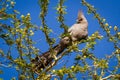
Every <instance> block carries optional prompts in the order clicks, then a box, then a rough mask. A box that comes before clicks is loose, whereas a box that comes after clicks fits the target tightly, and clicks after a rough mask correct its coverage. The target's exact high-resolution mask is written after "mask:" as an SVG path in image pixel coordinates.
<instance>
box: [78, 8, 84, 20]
mask: <svg viewBox="0 0 120 80" xmlns="http://www.w3.org/2000/svg"><path fill="white" fill-rule="evenodd" d="M82 15H83V12H82V10H79V11H78V19H79V18H81V16H82Z"/></svg>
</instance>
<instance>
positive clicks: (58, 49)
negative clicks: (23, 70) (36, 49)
mask: <svg viewBox="0 0 120 80" xmlns="http://www.w3.org/2000/svg"><path fill="white" fill-rule="evenodd" d="M87 27H88V22H87V19H86V18H85V16H84V15H83V13H82V11H79V12H78V18H77V23H75V24H74V25H73V26H72V27H70V28H69V29H68V32H69V34H70V37H67V36H66V37H64V38H62V39H61V40H60V42H59V43H58V44H57V45H56V46H54V47H53V48H52V51H51V49H50V50H48V51H47V52H44V53H43V54H42V55H39V56H37V57H36V58H34V59H33V60H32V61H31V62H32V63H34V64H35V65H34V67H33V71H37V72H39V70H40V69H44V68H45V67H46V66H48V65H50V64H51V62H52V61H53V60H54V57H53V55H52V53H53V52H54V53H55V56H59V55H60V54H61V53H62V52H63V51H64V50H65V49H66V48H67V47H68V46H69V45H71V42H72V41H79V40H81V39H86V38H87V36H88V31H87Z"/></svg>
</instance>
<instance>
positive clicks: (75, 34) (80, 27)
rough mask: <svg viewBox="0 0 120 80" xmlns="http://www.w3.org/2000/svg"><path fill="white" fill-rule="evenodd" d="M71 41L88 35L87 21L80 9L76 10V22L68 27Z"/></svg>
mask: <svg viewBox="0 0 120 80" xmlns="http://www.w3.org/2000/svg"><path fill="white" fill-rule="evenodd" d="M68 32H69V34H70V37H71V39H72V41H79V40H81V39H86V38H87V36H88V22H87V19H86V18H85V16H84V14H83V12H82V11H79V12H78V18H77V22H76V23H75V24H74V25H72V27H70V28H69V29H68Z"/></svg>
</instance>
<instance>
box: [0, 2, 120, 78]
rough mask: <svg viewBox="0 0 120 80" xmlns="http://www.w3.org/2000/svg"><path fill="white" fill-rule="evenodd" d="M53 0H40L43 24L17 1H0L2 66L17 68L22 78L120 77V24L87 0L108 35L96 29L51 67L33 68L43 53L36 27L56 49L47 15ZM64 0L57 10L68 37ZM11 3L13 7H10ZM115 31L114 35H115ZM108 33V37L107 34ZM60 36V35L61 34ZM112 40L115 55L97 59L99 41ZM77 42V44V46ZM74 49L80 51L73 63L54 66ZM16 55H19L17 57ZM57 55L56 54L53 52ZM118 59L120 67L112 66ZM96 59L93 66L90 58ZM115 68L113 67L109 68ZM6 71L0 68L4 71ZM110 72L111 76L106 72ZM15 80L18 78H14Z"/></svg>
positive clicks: (72, 46)
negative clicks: (17, 7)
mask: <svg viewBox="0 0 120 80" xmlns="http://www.w3.org/2000/svg"><path fill="white" fill-rule="evenodd" d="M49 2H50V1H49V0H39V1H38V3H39V5H40V10H41V11H40V18H41V27H37V26H36V25H34V24H32V22H31V16H30V13H28V14H27V15H21V14H20V12H19V11H17V10H15V9H14V6H15V2H14V1H13V0H5V1H2V0H0V5H1V7H0V21H1V22H0V39H1V41H2V42H3V43H5V44H4V45H5V46H6V49H7V50H4V49H3V48H0V58H1V61H0V66H1V67H8V68H9V67H11V68H15V69H16V71H17V73H18V74H19V76H18V79H20V80H25V79H33V80H35V79H38V80H39V79H43V80H44V79H45V80H46V79H47V80H48V79H51V78H52V79H53V78H54V79H55V80H57V79H75V80H76V79H77V76H76V75H79V74H87V76H81V78H86V79H93V80H100V79H101V80H105V79H109V78H110V79H116V80H119V79H120V73H118V70H119V68H120V47H119V46H120V42H119V41H120V31H119V30H120V29H119V28H118V27H117V26H111V25H110V24H109V23H108V22H106V20H105V18H103V17H101V16H100V15H99V13H97V11H96V9H95V8H94V7H93V6H92V5H90V4H89V3H87V2H86V1H85V0H81V3H82V4H83V5H84V6H85V7H86V8H87V9H88V14H93V16H94V18H96V19H97V20H98V23H99V24H100V27H101V28H102V29H103V31H104V32H105V35H103V36H102V35H100V32H99V31H96V32H94V33H93V34H92V35H91V36H89V37H88V39H87V40H82V41H79V42H76V43H75V44H72V45H71V46H69V47H68V48H67V49H66V50H65V51H64V52H63V54H61V55H60V56H56V57H57V59H56V60H54V61H53V63H51V65H50V66H51V67H49V66H46V69H47V71H46V69H45V70H42V69H41V70H40V72H39V73H36V72H34V71H33V66H34V64H33V63H31V60H32V59H33V58H34V57H35V56H38V55H39V51H40V50H39V48H36V47H35V46H34V44H36V43H35V42H34V41H33V38H32V36H34V33H35V31H36V30H41V31H42V32H43V33H44V34H45V38H46V41H47V44H49V46H50V49H52V47H53V45H54V43H55V40H56V39H55V38H51V37H50V36H49V34H50V33H51V31H52V30H51V29H50V28H49V26H48V25H47V23H46V21H47V19H46V15H47V14H48V5H49ZM64 2H65V1H64V0H59V2H58V5H57V6H56V12H57V14H58V16H57V20H58V22H59V23H60V28H61V29H63V30H64V33H62V35H61V37H64V36H68V34H67V29H68V26H67V25H66V24H65V23H64V15H65V14H66V11H65V9H66V7H65V6H64ZM8 5H9V6H8ZM111 31H114V34H111ZM105 36H106V37H105ZM58 37H60V36H58ZM104 38H106V39H108V41H109V42H110V43H113V44H114V46H113V47H114V52H111V55H107V56H106V57H105V58H102V59H100V58H97V57H96V56H94V53H93V50H94V46H95V45H96V44H97V40H102V39H104ZM82 43H85V47H84V48H82V49H79V47H78V46H79V45H81V44H82ZM76 44H77V45H76ZM70 52H75V53H80V54H77V55H76V57H75V59H74V62H75V64H73V65H72V66H69V67H66V66H63V67H61V68H60V69H54V68H52V67H53V66H55V65H56V63H57V62H58V60H59V59H61V58H62V57H63V56H64V55H65V54H69V53H70ZM14 54H15V55H16V56H14ZM52 55H53V56H54V54H52ZM112 58H114V59H116V60H117V65H116V66H109V63H110V61H109V60H110V59H112ZM88 59H89V61H91V62H92V65H91V64H89V63H88V62H87V60H88ZM110 67H113V70H111V71H110V70H109V68H110ZM3 72H4V70H2V69H1V70H0V74H1V75H2V73H3ZM106 74H108V75H106ZM12 79H13V80H15V78H14V77H13V78H12Z"/></svg>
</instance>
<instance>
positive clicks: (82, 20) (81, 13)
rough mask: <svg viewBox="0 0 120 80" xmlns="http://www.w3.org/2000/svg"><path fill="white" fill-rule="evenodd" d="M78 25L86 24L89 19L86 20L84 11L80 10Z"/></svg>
mask: <svg viewBox="0 0 120 80" xmlns="http://www.w3.org/2000/svg"><path fill="white" fill-rule="evenodd" d="M76 22H77V23H84V22H87V19H86V18H85V16H84V14H83V12H82V10H79V12H78V17H77V20H76Z"/></svg>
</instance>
